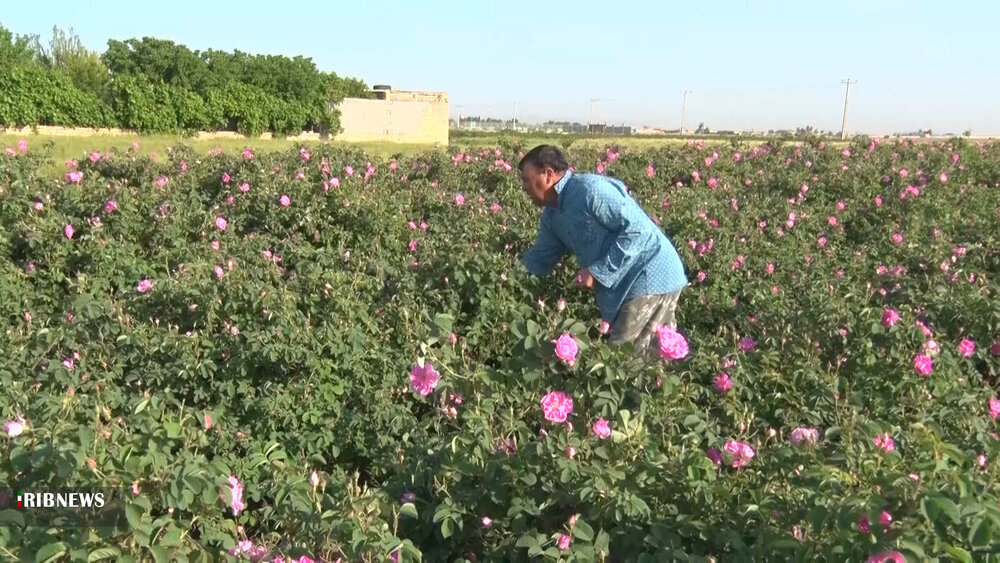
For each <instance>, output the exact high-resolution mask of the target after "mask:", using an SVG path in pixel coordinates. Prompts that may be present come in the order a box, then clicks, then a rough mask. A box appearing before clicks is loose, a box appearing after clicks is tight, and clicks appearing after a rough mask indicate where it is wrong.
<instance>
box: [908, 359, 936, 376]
mask: <svg viewBox="0 0 1000 563" xmlns="http://www.w3.org/2000/svg"><path fill="white" fill-rule="evenodd" d="M913 369H915V370H917V373H918V374H920V375H923V376H927V375H930V374H931V372H932V371H934V362H933V360H931V358H930V356H926V355H924V354H917V356H916V357H915V358H913Z"/></svg>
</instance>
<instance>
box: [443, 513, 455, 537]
mask: <svg viewBox="0 0 1000 563" xmlns="http://www.w3.org/2000/svg"><path fill="white" fill-rule="evenodd" d="M453 526H454V524H453V523H452V520H451V518H445V519H444V520H443V521H442V522H441V537H443V538H444V539H448V538H450V537H451V535H452V534H453V533H454V529H453Z"/></svg>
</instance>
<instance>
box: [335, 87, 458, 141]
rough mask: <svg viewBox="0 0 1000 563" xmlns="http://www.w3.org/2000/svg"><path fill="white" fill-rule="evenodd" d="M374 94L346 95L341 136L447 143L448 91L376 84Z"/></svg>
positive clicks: (341, 137)
mask: <svg viewBox="0 0 1000 563" xmlns="http://www.w3.org/2000/svg"><path fill="white" fill-rule="evenodd" d="M372 94H373V99H361V98H345V99H344V100H342V101H341V102H340V103H339V104H337V109H339V110H340V127H341V129H342V131H341V132H340V134H338V135H337V137H336V138H337V139H338V140H344V141H351V142H365V141H388V142H394V143H420V144H431V143H434V144H442V145H447V144H448V116H449V114H450V112H449V102H448V94H447V93H446V92H424V91H418V90H393V89H392V88H391V87H389V86H375V87H374V88H373V89H372Z"/></svg>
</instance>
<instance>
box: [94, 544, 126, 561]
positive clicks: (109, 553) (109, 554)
mask: <svg viewBox="0 0 1000 563" xmlns="http://www.w3.org/2000/svg"><path fill="white" fill-rule="evenodd" d="M120 555H121V551H120V550H119V549H118V548H116V547H102V548H100V549H95V550H94V551H91V552H90V554H89V555H88V556H87V563H94V561H101V560H103V559H115V558H117V557H118V556H120Z"/></svg>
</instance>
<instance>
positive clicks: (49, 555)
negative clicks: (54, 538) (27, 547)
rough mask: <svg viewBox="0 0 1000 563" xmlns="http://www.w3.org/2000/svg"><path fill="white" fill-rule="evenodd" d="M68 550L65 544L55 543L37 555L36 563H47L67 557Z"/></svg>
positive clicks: (39, 551)
mask: <svg viewBox="0 0 1000 563" xmlns="http://www.w3.org/2000/svg"><path fill="white" fill-rule="evenodd" d="M67 551H68V548H67V547H66V544H64V543H63V542H55V543H50V544H47V545H45V547H43V548H42V549H39V550H38V553H36V554H35V563H47V562H49V561H55V560H56V559H58V558H60V557H62V556H63V555H66V552H67Z"/></svg>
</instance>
